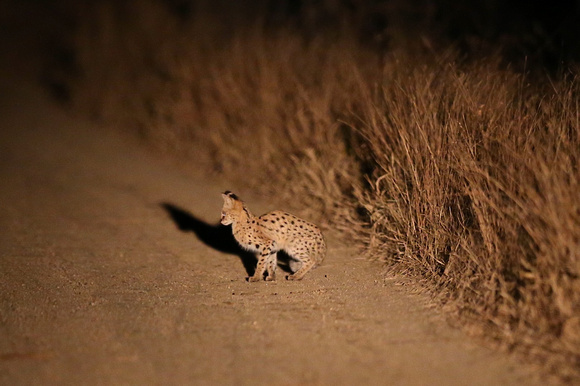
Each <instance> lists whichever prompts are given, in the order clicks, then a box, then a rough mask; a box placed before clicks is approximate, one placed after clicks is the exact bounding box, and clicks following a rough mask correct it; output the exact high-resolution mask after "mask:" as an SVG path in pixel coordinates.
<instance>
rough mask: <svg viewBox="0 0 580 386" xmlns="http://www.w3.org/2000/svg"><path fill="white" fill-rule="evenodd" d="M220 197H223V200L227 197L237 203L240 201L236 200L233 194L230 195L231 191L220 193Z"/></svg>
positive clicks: (236, 197)
mask: <svg viewBox="0 0 580 386" xmlns="http://www.w3.org/2000/svg"><path fill="white" fill-rule="evenodd" d="M222 196H223V197H224V198H225V197H229V198H232V199H234V200H238V201H239V200H240V199H239V198H238V196H236V195H235V194H233V193H232V192H231V191H229V190H226V191H225V192H223V193H222Z"/></svg>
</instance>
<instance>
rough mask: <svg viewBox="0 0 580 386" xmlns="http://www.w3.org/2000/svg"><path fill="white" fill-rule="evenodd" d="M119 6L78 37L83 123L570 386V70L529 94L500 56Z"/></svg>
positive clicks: (575, 169)
mask: <svg viewBox="0 0 580 386" xmlns="http://www.w3.org/2000/svg"><path fill="white" fill-rule="evenodd" d="M123 4H125V5H124V7H116V6H113V5H111V4H110V3H107V2H101V3H98V5H97V7H96V9H93V10H90V13H91V15H92V17H91V18H88V20H90V22H89V23H85V24H83V25H82V28H81V29H80V30H79V32H78V34H77V35H76V39H77V40H76V47H77V51H76V52H77V59H78V64H79V66H80V68H81V69H82V74H83V76H82V77H80V78H78V79H76V80H75V81H74V82H73V83H71V87H72V91H73V95H74V99H73V103H74V104H75V105H76V107H77V108H78V109H81V110H84V111H88V112H89V113H91V114H93V115H96V116H98V117H100V118H101V119H103V120H105V121H106V122H108V123H109V124H110V123H114V124H117V125H119V126H121V127H125V128H134V129H136V130H137V132H138V133H140V134H141V135H142V136H144V137H145V138H147V139H148V141H149V142H150V143H153V144H154V145H155V146H156V147H157V148H159V149H163V150H164V151H166V152H170V153H172V154H175V156H176V157H183V158H184V159H195V160H196V162H198V163H199V164H200V165H202V166H203V167H205V168H207V170H208V172H209V173H220V174H222V175H224V176H227V177H228V178H230V179H232V180H234V181H236V182H238V183H243V184H246V185H249V186H253V187H255V188H256V189H259V190H260V191H262V192H264V193H270V194H274V193H276V197H277V199H279V200H284V201H285V202H286V203H291V202H292V201H294V203H295V205H296V206H298V207H300V208H302V209H304V208H305V207H306V208H308V209H307V211H308V212H309V213H308V215H309V216H310V218H313V219H314V218H315V217H318V219H319V220H320V221H322V222H323V223H325V225H326V226H327V227H328V228H332V229H337V230H340V231H341V232H343V234H344V235H345V237H350V238H351V240H352V239H353V238H354V240H356V242H358V243H360V244H361V245H364V246H365V247H366V249H367V251H368V252H369V255H371V256H373V257H374V258H378V259H382V260H384V261H385V263H386V264H388V265H389V266H391V267H392V268H393V269H395V270H397V271H400V272H405V273H408V274H410V275H413V276H414V277H416V278H423V279H427V280H424V282H425V283H426V285H427V286H428V287H429V288H431V289H432V290H433V291H434V293H436V294H438V296H439V298H440V299H441V300H442V301H443V302H445V303H446V304H448V305H451V306H452V309H453V310H455V312H457V313H458V315H460V316H461V318H462V319H461V320H462V321H469V322H470V323H469V326H472V327H473V328H474V329H477V330H478V331H480V332H482V333H484V334H485V335H486V336H488V337H491V338H494V339H496V340H497V341H498V342H500V343H501V344H504V345H505V346H506V347H512V348H516V349H518V350H520V351H522V352H525V353H526V354H527V355H528V356H529V357H531V358H539V359H541V360H542V361H543V362H544V363H545V364H546V366H547V368H548V369H550V370H551V371H552V372H554V373H556V374H558V375H559V376H560V377H561V378H562V379H567V380H578V379H579V378H580V194H579V193H578V192H580V168H579V159H580V106H579V105H578V103H579V100H580V99H579V98H580V78H578V77H577V76H576V75H575V73H570V74H569V75H568V76H566V77H562V79H560V80H558V81H553V82H548V81H537V80H534V82H533V83H530V81H531V80H528V79H526V77H525V76H522V75H519V74H515V73H513V72H510V71H508V70H505V69H503V68H502V67H501V66H500V65H499V60H494V59H482V60H479V61H476V62H472V63H466V62H462V61H459V60H458V59H457V56H456V55H454V54H453V52H451V51H450V52H443V53H439V54H433V53H431V54H421V53H417V52H413V53H410V52H407V51H408V50H407V51H406V50H401V49H397V47H394V48H393V49H392V51H391V52H390V53H389V54H388V55H386V56H379V55H377V54H375V53H373V52H372V51H370V50H368V49H365V48H363V47H361V46H360V45H359V44H357V42H356V41H355V40H353V39H350V38H348V37H347V34H345V35H341V36H338V37H337V36H333V37H328V36H327V37H324V36H322V37H320V36H319V37H310V38H309V39H305V38H303V37H301V36H300V35H298V34H295V33H292V32H290V31H289V30H284V29H278V30H275V31H272V30H267V29H264V28H263V27H260V25H261V24H260V23H255V24H252V26H250V27H247V28H243V29H240V30H238V31H237V33H236V34H235V35H232V34H230V33H228V31H227V30H224V29H217V28H215V25H217V24H215V23H212V22H211V20H212V19H211V18H210V17H206V18H200V19H199V20H197V22H194V23H191V22H190V23H183V22H178V21H177V18H176V16H175V15H173V14H171V12H170V11H168V10H167V9H166V8H165V7H163V6H160V5H158V4H157V3H156V2H154V1H151V2H138V3H137V2H136V3H131V2H125V3H123ZM136 4H138V6H137V5H136ZM129 13H130V14H131V17H130V18H129V19H127V14H129ZM89 106H90V107H89ZM298 195H299V196H300V197H301V200H300V202H298V203H296V201H295V199H294V198H295V197H296V196H298ZM293 199H294V200H293ZM475 327H477V328H475Z"/></svg>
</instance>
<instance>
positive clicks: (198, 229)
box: [160, 202, 257, 276]
mask: <svg viewBox="0 0 580 386" xmlns="http://www.w3.org/2000/svg"><path fill="white" fill-rule="evenodd" d="M160 205H161V207H162V208H163V209H165V211H166V212H167V213H168V214H169V216H170V217H171V219H172V220H173V222H174V223H175V225H176V226H177V228H178V229H179V230H180V231H182V232H192V233H194V234H195V235H196V236H197V238H198V239H199V240H200V241H201V242H203V243H204V244H205V245H207V246H208V247H211V248H213V249H215V250H217V251H220V252H224V253H228V254H232V255H237V256H238V257H239V258H240V260H241V261H242V264H243V265H244V268H245V269H246V272H247V274H248V275H249V276H252V275H253V274H254V270H255V268H256V264H257V260H256V257H255V256H254V254H253V253H251V252H247V251H245V250H243V249H242V248H241V247H240V246H239V245H238V243H237V242H236V240H235V239H234V236H233V235H232V228H231V227H229V226H227V227H226V226H223V225H221V224H217V225H211V224H208V223H206V222H205V221H202V220H200V219H198V218H196V217H195V216H194V215H192V214H191V213H189V212H188V211H186V210H185V209H182V208H179V207H177V206H175V205H173V204H169V203H166V202H164V203H161V204H160Z"/></svg>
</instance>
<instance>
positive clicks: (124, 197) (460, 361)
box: [0, 57, 536, 385]
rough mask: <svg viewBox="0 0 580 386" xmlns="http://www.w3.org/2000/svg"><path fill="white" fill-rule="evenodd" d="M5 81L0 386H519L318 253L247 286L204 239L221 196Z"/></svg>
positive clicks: (342, 254)
mask: <svg viewBox="0 0 580 386" xmlns="http://www.w3.org/2000/svg"><path fill="white" fill-rule="evenodd" d="M5 58H6V57H5ZM21 70H22V69H21V68H19V71H16V72H19V73H20V72H22V71H21ZM16 72H15V71H14V66H11V65H10V64H9V63H8V65H6V63H4V65H3V66H2V77H1V78H0V90H1V92H0V384H1V385H27V384H38V385H40V384H42V385H50V384H59V385H61V384H71V385H73V384H74V385H76V384H88V385H99V384H108V385H113V384H115V385H118V384H175V385H178V384H216V385H217V384H220V385H243V384H288V385H293V384H321V385H328V384H335V385H342V384H385V385H387V384H394V385H467V384H469V385H497V384H503V385H517V384H533V383H534V381H531V379H535V375H536V374H533V373H531V372H530V370H528V369H526V368H524V367H523V366H522V365H520V364H518V363H517V362H516V360H515V359H514V358H512V357H509V356H507V355H505V354H500V353H497V352H494V351H491V350H489V349H486V348H483V347H480V346H477V345H476V344H475V343H473V342H471V341H470V340H469V339H468V338H466V337H465V336H464V335H462V334H461V333H460V332H459V331H457V330H454V329H452V328H450V327H449V325H448V324H447V323H446V321H445V318H444V316H443V315H441V314H440V311H439V310H438V308H437V307H435V306H433V305H432V304H430V302H429V299H428V297H427V296H426V295H420V294H418V293H417V291H416V290H415V289H414V288H413V286H412V285H411V284H409V283H408V282H406V281H405V280H404V278H394V277H388V276H386V275H385V274H384V273H383V270H382V267H381V266H380V265H379V264H378V263H371V262H368V261H365V260H364V259H362V258H360V257H359V256H358V255H357V252H356V250H355V249H354V248H340V247H338V246H337V245H338V243H336V242H335V241H334V240H332V239H330V240H329V254H328V257H327V260H326V262H325V264H324V265H323V266H321V267H320V268H318V269H316V270H314V271H313V272H311V273H310V274H308V275H307V276H306V278H305V280H303V281H301V282H287V281H278V282H275V283H266V282H261V283H248V282H246V281H245V277H246V276H247V274H248V273H247V272H248V271H249V270H251V268H252V261H251V259H249V258H248V256H247V255H245V254H244V253H242V252H241V251H240V250H239V249H237V248H236V246H235V244H234V243H233V241H232V238H231V233H230V230H229V228H225V227H220V226H217V225H216V224H217V223H218V220H219V213H220V209H221V204H222V199H221V196H220V192H221V191H223V190H226V189H231V190H236V189H235V187H232V186H224V185H223V184H221V183H219V182H216V181H212V180H209V179H207V178H202V177H200V176H201V173H199V175H196V173H185V172H183V171H179V170H177V169H175V168H174V167H171V166H170V165H168V164H167V163H166V162H162V161H160V160H159V159H156V158H155V157H153V156H151V155H149V154H147V153H146V152H144V151H143V150H142V149H140V148H139V147H138V146H137V145H136V144H134V143H131V142H130V141H127V140H123V139H120V138H119V137H117V136H115V135H114V134H112V132H113V131H114V130H111V131H107V130H102V129H99V128H97V127H95V126H93V125H91V124H90V123H87V122H84V121H82V120H78V119H74V118H71V117H69V116H67V115H66V114H65V113H64V112H63V111H61V109H59V108H58V107H57V106H56V105H55V104H53V103H52V102H51V101H50V100H49V99H48V98H47V97H46V96H45V95H44V93H43V92H42V90H41V89H40V87H38V86H36V85H35V84H34V82H30V81H20V80H18V76H16V75H15V74H16ZM193 169H195V168H193ZM243 198H245V199H246V201H247V202H248V204H249V205H250V208H252V210H254V212H256V213H260V212H264V211H267V210H272V209H284V208H273V207H271V206H270V205H268V203H267V202H261V201H260V200H256V199H255V198H252V196H251V195H247V196H246V197H243Z"/></svg>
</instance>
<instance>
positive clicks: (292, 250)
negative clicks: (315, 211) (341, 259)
mask: <svg viewBox="0 0 580 386" xmlns="http://www.w3.org/2000/svg"><path fill="white" fill-rule="evenodd" d="M222 197H223V199H224V206H223V208H222V214H221V223H222V224H223V225H230V224H231V225H232V232H233V234H234V238H235V239H236V241H237V242H238V243H239V244H240V245H241V246H242V247H243V248H245V249H247V250H249V251H252V252H255V253H256V257H257V258H258V266H257V267H256V272H255V273H254V275H253V276H251V277H250V278H249V281H260V280H262V279H263V278H264V274H265V273H266V272H267V274H268V276H266V279H265V280H268V281H271V280H276V268H277V265H278V263H277V253H278V251H280V250H283V251H284V252H286V253H287V254H288V255H289V256H290V257H292V258H293V259H294V260H295V261H296V262H298V264H297V266H298V267H297V269H296V270H295V271H294V273H293V274H291V275H289V276H287V277H286V278H287V279H288V280H300V279H302V278H303V277H304V275H305V274H306V273H307V272H308V271H309V270H310V269H312V268H314V267H315V266H317V265H319V264H320V263H322V261H323V260H324V257H325V256H326V243H325V241H324V237H323V236H322V233H321V232H320V229H319V228H318V227H317V226H316V225H314V224H312V223H309V222H307V221H305V220H302V219H300V218H298V217H296V216H294V215H292V214H290V213H286V212H282V211H278V210H277V211H274V212H270V213H266V214H263V215H261V216H259V217H255V216H254V215H252V213H251V212H250V211H249V210H248V208H247V207H246V205H245V204H244V202H243V201H242V200H240V199H239V198H238V196H236V195H235V194H233V193H232V192H230V191H226V192H224V193H223V194H222ZM291 268H292V269H294V267H293V266H292V265H291Z"/></svg>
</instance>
